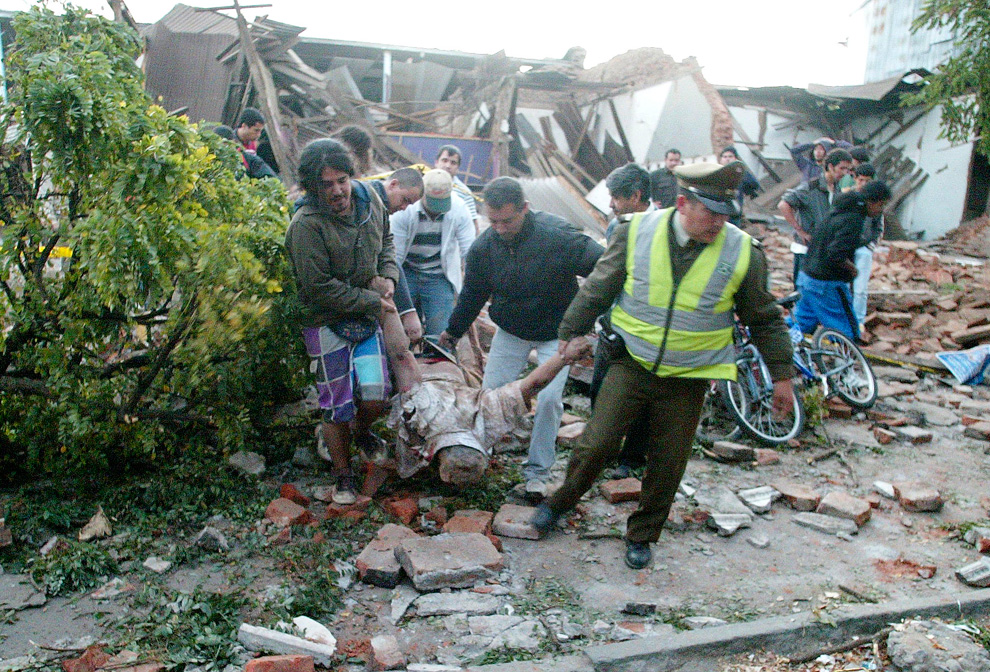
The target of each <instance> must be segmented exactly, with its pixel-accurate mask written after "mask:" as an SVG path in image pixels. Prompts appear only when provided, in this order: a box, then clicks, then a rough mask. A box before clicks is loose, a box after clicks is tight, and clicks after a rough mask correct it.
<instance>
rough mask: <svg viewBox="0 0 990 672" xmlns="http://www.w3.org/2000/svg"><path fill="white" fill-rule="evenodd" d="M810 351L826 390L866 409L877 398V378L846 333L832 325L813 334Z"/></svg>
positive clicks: (851, 404)
mask: <svg viewBox="0 0 990 672" xmlns="http://www.w3.org/2000/svg"><path fill="white" fill-rule="evenodd" d="M814 349H815V350H816V351H819V352H815V353H814V354H813V355H812V358H813V359H814V362H815V366H817V367H818V371H819V373H821V374H822V375H823V376H825V378H826V379H827V380H828V385H829V390H830V391H832V392H835V394H837V395H838V396H839V398H840V399H842V400H843V401H844V402H846V403H847V404H849V405H850V406H852V407H853V408H858V409H867V408H870V407H871V406H873V404H875V403H876V401H877V392H878V387H877V378H876V376H875V375H874V374H873V369H872V368H871V367H870V363H869V362H867V361H866V357H865V356H863V353H862V351H860V349H859V348H858V347H856V344H855V343H853V342H852V340H851V339H849V337H847V336H845V335H844V334H842V333H841V332H839V331H836V330H835V329H822V330H821V331H819V332H818V333H817V334H815V340H814Z"/></svg>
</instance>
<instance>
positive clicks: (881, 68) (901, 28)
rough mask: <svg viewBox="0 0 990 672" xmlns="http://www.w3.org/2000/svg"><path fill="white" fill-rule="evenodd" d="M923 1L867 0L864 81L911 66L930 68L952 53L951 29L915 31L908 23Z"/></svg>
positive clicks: (881, 78) (919, 10)
mask: <svg viewBox="0 0 990 672" xmlns="http://www.w3.org/2000/svg"><path fill="white" fill-rule="evenodd" d="M924 3H925V0H868V1H867V3H866V7H865V10H864V11H865V12H866V28H867V54H866V80H865V81H867V82H878V81H880V80H883V79H887V78H889V77H895V76H897V75H903V74H904V73H905V72H908V71H910V70H914V69H915V68H925V69H927V70H934V69H935V67H936V66H937V65H938V64H939V63H942V62H943V61H945V60H946V59H948V58H949V57H950V56H952V52H953V46H954V37H955V35H954V34H953V31H951V30H948V29H940V30H919V31H918V32H917V33H912V32H911V23H912V22H913V21H914V19H915V18H916V17H917V16H918V15H919V14H920V13H921V7H922V5H923V4H924Z"/></svg>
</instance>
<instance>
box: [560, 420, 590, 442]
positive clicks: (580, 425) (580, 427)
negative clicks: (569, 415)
mask: <svg viewBox="0 0 990 672" xmlns="http://www.w3.org/2000/svg"><path fill="white" fill-rule="evenodd" d="M586 426H587V423H584V422H572V423H571V424H569V425H564V426H563V427H561V428H560V429H559V430H558V431H557V440H558V441H563V442H564V443H568V442H571V443H572V442H574V441H576V440H577V439H578V438H579V437H580V436H581V435H582V434H584V428H585V427H586Z"/></svg>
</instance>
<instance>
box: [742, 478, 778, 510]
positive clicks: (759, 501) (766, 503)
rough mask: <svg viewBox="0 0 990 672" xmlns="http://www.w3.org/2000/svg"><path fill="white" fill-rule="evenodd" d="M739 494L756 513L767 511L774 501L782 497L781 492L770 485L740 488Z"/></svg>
mask: <svg viewBox="0 0 990 672" xmlns="http://www.w3.org/2000/svg"><path fill="white" fill-rule="evenodd" d="M737 494H738V495H739V499H741V500H742V503H743V504H745V505H746V506H748V507H749V508H751V509H752V510H753V512H754V513H767V512H768V511H769V510H770V507H771V506H772V505H773V503H774V502H775V501H777V500H778V499H780V493H779V492H777V491H776V490H774V489H773V488H772V487H770V486H769V485H763V486H760V487H759V488H750V489H748V490H740V491H739V492H738V493H737Z"/></svg>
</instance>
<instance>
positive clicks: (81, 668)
mask: <svg viewBox="0 0 990 672" xmlns="http://www.w3.org/2000/svg"><path fill="white" fill-rule="evenodd" d="M108 660H110V655H109V654H108V653H107V652H106V651H104V650H103V649H102V648H100V647H99V646H98V645H96V644H94V645H93V646H90V647H88V648H87V649H86V651H84V652H83V654H82V655H81V656H79V657H78V658H70V659H69V660H63V661H62V670H64V672H94V671H95V670H96V669H97V668H100V667H103V666H104V665H106V664H107V661H108Z"/></svg>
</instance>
